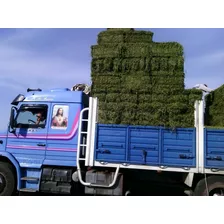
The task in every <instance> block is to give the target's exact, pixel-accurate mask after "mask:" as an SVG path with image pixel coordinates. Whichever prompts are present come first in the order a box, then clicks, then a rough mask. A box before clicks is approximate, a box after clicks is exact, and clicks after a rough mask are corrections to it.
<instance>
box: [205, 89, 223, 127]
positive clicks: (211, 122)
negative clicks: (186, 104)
mask: <svg viewBox="0 0 224 224" xmlns="http://www.w3.org/2000/svg"><path fill="white" fill-rule="evenodd" d="M205 102H206V113H205V124H206V125H207V126H213V127H224V85H222V86H220V87H219V88H218V89H216V90H215V91H213V92H211V93H210V94H208V95H207V96H206V98H205Z"/></svg>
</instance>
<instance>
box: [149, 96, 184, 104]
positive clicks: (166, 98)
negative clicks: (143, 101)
mask: <svg viewBox="0 0 224 224" xmlns="http://www.w3.org/2000/svg"><path fill="white" fill-rule="evenodd" d="M151 99H152V101H157V102H160V103H166V104H168V103H176V102H179V103H183V104H188V97H187V96H185V95H183V94H179V95H166V94H152V95H151Z"/></svg>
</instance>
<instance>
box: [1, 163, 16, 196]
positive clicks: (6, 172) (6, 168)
mask: <svg viewBox="0 0 224 224" xmlns="http://www.w3.org/2000/svg"><path fill="white" fill-rule="evenodd" d="M14 190H15V177H14V173H13V168H12V166H11V165H10V164H9V163H4V162H0V196H11V195H12V194H13V192H14Z"/></svg>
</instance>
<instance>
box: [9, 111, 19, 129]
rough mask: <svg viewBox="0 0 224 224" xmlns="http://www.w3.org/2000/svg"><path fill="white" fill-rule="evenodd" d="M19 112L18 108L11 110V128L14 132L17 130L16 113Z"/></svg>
mask: <svg viewBox="0 0 224 224" xmlns="http://www.w3.org/2000/svg"><path fill="white" fill-rule="evenodd" d="M16 111H17V109H16V107H12V108H11V115H10V123H9V126H10V128H11V129H12V130H13V131H14V130H15V112H16Z"/></svg>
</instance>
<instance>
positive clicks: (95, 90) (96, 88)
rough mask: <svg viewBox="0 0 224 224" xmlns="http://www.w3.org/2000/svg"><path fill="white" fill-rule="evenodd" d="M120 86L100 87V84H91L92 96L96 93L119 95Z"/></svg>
mask: <svg viewBox="0 0 224 224" xmlns="http://www.w3.org/2000/svg"><path fill="white" fill-rule="evenodd" d="M120 92H121V86H120V85H108V86H107V85H102V84H96V83H93V84H92V94H98V93H120Z"/></svg>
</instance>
